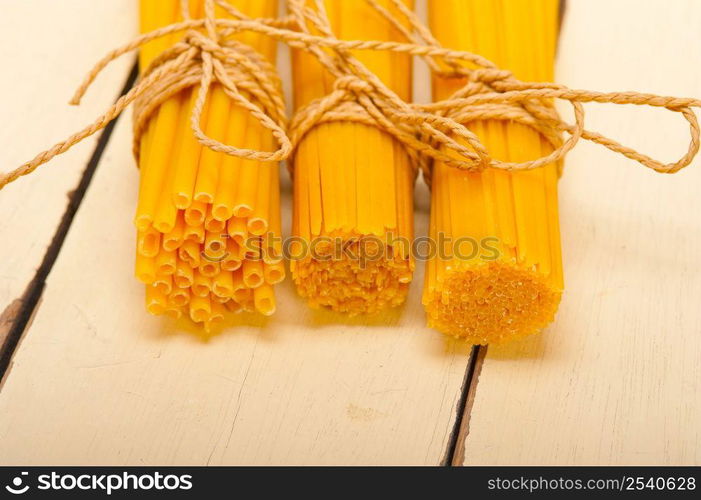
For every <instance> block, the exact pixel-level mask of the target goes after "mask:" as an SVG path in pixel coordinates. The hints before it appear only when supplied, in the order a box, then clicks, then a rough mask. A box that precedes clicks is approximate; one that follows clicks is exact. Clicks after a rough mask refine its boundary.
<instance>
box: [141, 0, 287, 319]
mask: <svg viewBox="0 0 701 500" xmlns="http://www.w3.org/2000/svg"><path fill="white" fill-rule="evenodd" d="M230 3H231V4H232V5H233V6H234V7H235V8H236V9H238V10H239V11H241V12H243V13H244V14H245V15H248V16H251V17H262V18H271V17H274V16H275V15H276V13H277V0H233V1H231V2H230ZM181 4H182V2H181V1H180V0H158V1H156V0H141V1H140V15H141V29H142V31H144V32H147V31H152V30H154V29H157V28H159V27H162V26H165V25H167V24H171V23H173V22H176V21H178V20H181V19H182V17H181V12H180V8H181ZM216 9H217V13H216V14H217V16H220V17H226V16H229V15H230V14H229V13H227V12H226V11H224V10H223V9H222V8H221V7H220V6H217V7H216ZM189 12H190V15H191V16H192V17H194V18H197V17H201V16H202V15H203V12H204V6H203V0H189ZM182 36H183V34H182V33H174V34H172V35H169V36H166V37H163V38H159V39H157V40H154V41H153V42H149V43H147V44H146V45H145V46H144V47H143V50H142V51H141V53H140V56H139V63H140V65H141V68H142V69H144V68H146V67H147V66H148V65H149V64H151V62H152V61H153V60H154V59H155V58H157V57H158V55H159V54H161V53H162V52H163V51H165V50H167V49H168V48H169V47H171V46H172V45H173V44H174V43H176V42H177V41H178V40H179V39H180V38H181V37H182ZM230 36H233V37H236V38H237V39H238V40H239V41H242V42H243V43H246V44H249V45H250V46H251V47H252V48H254V49H255V50H257V51H258V52H259V53H260V54H261V55H262V56H263V57H266V58H268V59H269V60H271V61H274V59H275V50H276V43H275V41H274V40H272V39H271V38H268V37H263V36H261V35H259V34H256V33H238V34H232V35H230ZM199 90H200V89H199V87H197V86H195V87H192V88H188V89H184V90H182V91H181V92H179V93H178V94H176V95H174V96H173V97H171V98H169V99H168V100H166V101H165V102H164V103H163V104H162V105H161V106H160V107H159V108H158V109H157V110H156V111H155V113H154V115H153V117H152V118H151V119H150V120H149V122H148V123H147V124H146V127H145V131H144V133H143V135H142V138H141V144H140V146H141V148H140V160H139V166H140V169H141V177H140V182H139V197H138V205H137V210H136V215H135V219H134V221H135V225H136V227H137V252H136V263H135V274H136V276H137V278H138V279H139V280H140V281H142V282H143V283H144V284H146V285H147V288H146V290H147V299H146V307H147V309H148V310H149V311H150V312H152V313H154V314H168V315H169V316H171V317H173V318H176V319H177V318H180V317H182V316H187V317H189V318H190V319H191V320H193V321H195V322H197V323H202V324H203V325H204V327H205V329H206V330H208V331H209V330H211V329H212V328H215V327H216V326H217V325H219V324H221V323H222V321H223V319H224V317H225V313H228V312H229V311H238V310H243V309H245V310H251V309H255V308H256V306H255V300H254V296H253V292H252V290H251V288H253V287H256V288H257V287H260V286H262V285H263V284H266V283H267V284H268V285H270V284H273V283H278V282H280V281H282V279H284V273H285V271H284V266H282V265H281V263H279V262H274V263H273V262H272V261H271V264H270V266H269V265H268V264H265V265H264V263H263V261H262V260H261V257H262V256H263V254H264V252H262V248H261V244H260V241H257V242H255V243H254V244H253V246H251V247H250V248H251V250H247V249H248V248H249V246H248V242H247V239H248V238H249V237H254V238H256V239H257V240H262V238H265V239H266V241H267V240H268V239H269V240H270V241H276V242H277V243H274V244H272V245H274V246H275V247H276V248H277V250H281V246H280V245H281V244H280V243H279V237H280V234H281V230H280V193H279V171H278V168H279V166H278V165H277V164H275V163H260V162H254V161H250V160H241V159H239V158H235V157H232V156H228V155H225V154H221V153H216V152H214V151H212V150H210V149H208V148H204V147H202V146H201V145H200V144H199V142H198V141H197V139H196V138H195V137H194V135H193V133H192V130H191V124H190V117H191V115H192V110H193V106H194V104H195V101H196V98H197V94H198V92H199ZM242 91H244V92H245V90H242ZM200 126H201V127H202V129H203V131H204V132H205V133H206V134H207V135H209V136H210V137H213V138H215V139H217V140H219V141H222V142H225V143H229V144H233V145H236V146H239V147H245V148H247V149H254V150H255V149H259V150H266V151H270V150H272V149H274V147H275V144H274V140H273V136H272V133H271V132H270V131H269V130H267V129H264V128H263V127H262V126H261V125H260V123H259V122H258V119H257V118H255V117H252V116H250V115H249V114H248V112H247V111H245V110H244V109H243V108H240V107H238V105H237V104H234V103H232V101H231V99H230V98H229V97H228V96H227V95H226V94H225V92H224V90H223V87H222V86H221V85H220V84H218V83H215V84H213V85H212V87H211V88H210V89H209V96H208V99H207V101H206V103H205V107H204V109H203V110H202V115H201V118H200ZM271 236H277V239H276V238H271ZM244 264H245V267H246V272H245V273H244V270H243V267H244ZM244 278H245V279H244ZM265 294H266V296H265V298H263V299H260V300H259V301H258V303H259V304H260V310H259V312H260V313H262V314H266V315H267V314H270V313H271V312H272V311H273V310H274V304H275V301H274V295H273V290H272V287H270V288H266V292H265ZM236 298H238V299H240V303H239V302H235V300H236ZM228 302H235V305H227V303H228Z"/></svg>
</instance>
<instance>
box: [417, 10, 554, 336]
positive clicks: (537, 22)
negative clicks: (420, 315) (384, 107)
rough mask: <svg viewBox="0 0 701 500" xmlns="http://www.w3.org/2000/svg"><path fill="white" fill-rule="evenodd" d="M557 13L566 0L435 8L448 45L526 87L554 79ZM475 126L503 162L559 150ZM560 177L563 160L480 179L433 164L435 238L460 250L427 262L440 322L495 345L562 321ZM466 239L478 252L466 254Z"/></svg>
mask: <svg viewBox="0 0 701 500" xmlns="http://www.w3.org/2000/svg"><path fill="white" fill-rule="evenodd" d="M557 12H558V3H557V1H556V0H430V2H429V17H430V19H431V27H432V30H433V32H434V33H435V35H436V37H437V38H438V39H439V40H440V41H441V42H442V43H443V44H444V45H446V46H449V47H455V48H458V49H464V50H468V51H472V52H476V53H479V54H482V55H484V56H485V57H487V58H488V59H490V60H492V61H495V62H496V63H497V64H498V65H500V66H501V67H504V68H508V69H509V70H511V71H513V73H514V74H515V75H516V76H517V77H518V78H522V79H524V80H526V81H551V80H552V77H553V61H554V54H555V44H556V38H557V37H556V34H557ZM464 83H465V82H464V81H456V79H450V78H442V77H440V76H436V77H435V78H434V91H435V97H436V98H438V99H444V98H447V97H449V96H450V95H452V94H453V92H455V91H456V90H458V89H459V88H460V87H461V86H462V85H463V84H464ZM469 127H470V129H471V130H472V131H473V132H474V133H475V134H476V135H477V136H478V137H479V138H480V140H481V141H482V143H483V144H484V145H485V146H486V148H487V149H488V150H489V151H490V152H491V153H492V154H493V156H494V157H495V158H498V159H500V160H503V161H507V162H523V161H527V160H531V159H533V158H538V157H542V156H543V155H546V154H549V153H550V152H552V150H553V145H552V144H551V143H549V142H548V141H547V140H546V139H545V138H544V137H542V136H541V135H540V134H539V133H538V132H536V131H535V130H533V129H531V128H529V127H527V126H524V125H521V124H519V123H513V122H510V121H506V120H486V121H475V122H471V123H469ZM558 171H559V169H558V166H557V165H554V164H551V165H547V166H544V167H540V168H536V169H533V170H528V171H513V172H511V171H505V170H497V169H489V168H488V169H486V170H484V171H483V172H477V173H471V172H465V171H459V170H457V169H455V168H450V167H448V166H446V165H445V164H443V163H440V162H437V163H436V164H435V165H434V166H433V171H432V196H431V223H430V234H431V237H432V238H433V239H434V240H436V241H438V240H440V239H441V238H444V239H445V240H446V241H449V242H451V243H452V246H451V247H450V248H451V249H452V250H453V253H447V254H446V255H447V256H445V257H444V258H440V257H439V258H434V259H431V260H430V261H429V262H428V264H427V269H426V282H425V285H424V293H423V304H424V307H425V309H426V313H427V317H428V323H429V325H430V326H432V327H434V328H436V329H438V330H440V331H441V332H444V333H446V334H448V335H451V336H454V337H459V338H462V339H465V340H467V341H469V342H472V343H475V344H492V343H500V342H504V341H508V340H513V339H518V338H522V337H524V336H527V335H530V334H533V333H537V332H539V331H540V330H542V329H543V328H544V327H546V326H547V325H548V324H549V323H550V322H551V321H552V320H553V319H554V316H555V313H556V311H557V308H558V305H559V302H560V296H561V294H562V290H563V273H562V256H561V248H560V225H559V224H560V223H559V212H558V196H557V183H558V175H559V174H558ZM459 241H469V242H470V243H471V248H469V249H467V250H468V251H467V252H466V251H465V249H460V248H458V247H457V246H456V245H455V243H456V242H459ZM458 250H459V252H458ZM472 250H475V251H472Z"/></svg>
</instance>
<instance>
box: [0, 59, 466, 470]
mask: <svg viewBox="0 0 701 500" xmlns="http://www.w3.org/2000/svg"><path fill="white" fill-rule="evenodd" d="M281 67H283V68H286V69H285V70H284V72H286V73H287V74H286V75H285V74H283V77H285V78H286V77H287V76H289V65H287V64H283V65H281ZM427 82H428V79H425V83H424V84H423V89H424V90H425V89H426V88H427V85H426V84H427ZM283 178H285V179H287V175H286V174H284V175H283ZM137 180H138V173H137V171H136V169H134V168H133V161H132V158H131V155H130V127H129V120H126V119H122V120H120V122H119V123H118V126H117V128H116V129H115V133H114V136H113V137H112V139H111V141H110V144H109V146H108V149H107V151H106V153H105V154H104V155H103V160H102V164H101V165H100V167H99V168H98V170H97V172H96V176H95V178H94V180H93V183H92V184H91V186H90V188H89V190H88V192H87V194H86V197H85V199H84V202H83V204H82V205H81V208H80V210H79V212H78V214H77V216H76V218H75V220H74V223H73V226H72V228H71V231H70V234H69V235H68V237H67V239H66V242H65V244H64V247H63V249H62V251H61V254H60V256H59V258H58V260H57V262H56V264H55V266H54V268H53V270H52V272H51V274H50V276H49V278H48V280H47V286H46V290H45V292H44V295H43V299H42V305H41V308H40V309H39V310H38V311H37V314H36V316H35V318H34V321H33V323H32V325H31V327H30V328H29V330H28V331H27V333H26V335H25V339H24V340H23V342H22V344H21V346H20V348H19V349H18V351H17V352H16V354H15V357H14V359H13V367H12V370H11V372H10V375H9V377H7V380H6V381H5V384H4V387H3V388H2V391H1V392H0V463H4V464H12V463H14V464H19V463H26V464H32V463H35V464H36V463H57V464H58V463H60V464H81V463H85V464H88V463H89V464H438V463H440V462H441V461H442V460H443V458H444V454H445V451H446V448H447V446H448V442H449V437H450V433H451V431H452V430H453V423H454V421H455V417H456V406H457V405H458V402H459V400H460V394H461V385H462V383H463V378H464V374H465V369H466V367H467V364H468V359H469V353H470V348H469V346H464V345H461V344H455V343H453V342H449V341H446V340H445V338H444V337H443V336H442V335H440V334H439V333H437V332H433V331H431V330H429V329H428V328H426V327H425V320H424V314H423V309H422V307H421V303H420V291H421V283H422V282H423V277H422V272H421V271H419V272H417V274H416V276H415V285H414V286H413V287H412V293H411V295H410V297H409V301H408V303H407V304H406V306H405V307H403V308H402V309H401V310H399V311H395V312H393V313H391V314H387V315H383V316H379V317H375V318H372V319H362V318H361V319H354V320H345V321H344V320H343V318H342V317H340V316H336V315H332V314H328V313H323V312H314V311H311V310H310V309H308V308H307V307H306V306H305V305H304V303H303V301H302V300H300V299H299V298H298V297H297V296H296V294H295V293H294V291H293V289H292V286H291V284H290V283H289V282H286V283H285V284H283V285H282V286H278V287H277V290H278V311H277V313H276V314H275V316H274V317H273V318H271V319H269V320H261V319H256V318H254V317H251V316H244V317H242V318H241V324H240V325H239V326H237V327H236V328H234V329H230V330H227V331H225V332H224V333H222V334H219V335H216V336H213V337H210V338H205V337H202V336H201V335H198V334H196V333H195V332H191V331H184V330H182V329H178V328H177V327H176V326H175V325H174V324H173V323H172V322H171V320H169V319H165V318H155V317H152V316H149V315H148V314H147V313H146V312H145V311H144V306H143V287H142V285H140V284H139V283H137V282H136V280H135V279H134V278H133V269H132V266H133V254H134V245H135V242H134V232H135V231H134V229H133V227H132V223H131V218H132V214H133V211H134V207H135V205H136V189H137ZM419 191H420V192H419V195H418V196H419V199H418V200H417V212H418V213H417V231H419V232H420V233H423V232H425V231H426V228H427V224H428V212H427V211H428V193H427V191H426V189H425V188H424V187H421V188H420V189H419ZM283 195H284V196H283V201H282V204H283V207H285V210H286V211H287V210H289V208H290V207H291V200H290V186H289V183H288V182H287V181H285V185H284V188H283ZM289 220H290V214H289V212H286V213H285V214H284V221H285V223H286V224H288V225H289ZM286 232H287V233H289V228H286Z"/></svg>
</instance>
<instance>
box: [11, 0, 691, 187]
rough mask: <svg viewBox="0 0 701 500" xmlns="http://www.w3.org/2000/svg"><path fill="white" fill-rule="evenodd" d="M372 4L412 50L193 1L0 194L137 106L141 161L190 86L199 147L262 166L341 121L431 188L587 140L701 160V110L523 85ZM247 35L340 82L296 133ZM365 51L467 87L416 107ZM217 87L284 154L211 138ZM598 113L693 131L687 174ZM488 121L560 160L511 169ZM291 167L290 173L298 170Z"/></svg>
mask: <svg viewBox="0 0 701 500" xmlns="http://www.w3.org/2000/svg"><path fill="white" fill-rule="evenodd" d="M358 1H361V0H358ZM365 1H366V2H367V3H368V4H369V5H371V6H372V7H373V8H374V9H375V10H376V11H377V12H379V13H380V14H381V15H382V16H383V17H384V18H385V19H386V20H387V22H388V23H390V24H391V25H392V26H394V27H395V28H396V29H397V30H399V32H401V33H402V34H403V36H404V37H405V38H406V40H407V41H406V42H393V41H382V40H339V39H338V38H337V37H336V36H335V35H334V33H333V30H332V28H331V23H330V21H329V19H328V16H327V15H326V13H325V10H324V6H323V1H322V0H313V1H311V2H310V3H309V2H308V1H307V0H288V7H289V11H290V15H289V16H287V17H284V18H275V19H252V18H248V17H246V16H245V15H243V14H242V13H240V12H238V11H237V10H236V9H235V8H234V7H233V6H231V5H230V4H229V3H228V2H227V1H226V0H205V1H204V5H205V16H204V18H203V19H191V18H190V16H189V12H188V8H187V5H188V2H187V0H182V5H183V7H182V9H181V10H182V16H183V19H184V20H183V21H182V22H178V23H174V24H171V25H169V26H165V27H163V28H160V29H157V30H155V31H152V32H150V33H146V34H143V35H141V36H139V37H137V38H136V39H134V40H133V41H132V42H131V43H129V44H127V45H125V46H123V47H121V48H118V49H116V50H113V51H111V52H110V53H109V54H107V55H106V56H105V57H104V58H103V59H101V60H100V61H99V62H98V63H97V64H96V65H95V67H94V68H93V69H92V70H91V71H90V73H89V74H88V76H87V77H86V79H85V80H84V82H83V84H82V85H81V86H80V88H79V89H78V91H77V92H76V95H75V96H74V98H73V100H72V101H71V103H72V104H78V103H79V102H80V99H81V97H82V96H83V94H84V93H85V92H86V90H87V89H88V87H89V86H90V85H91V83H92V82H93V81H94V79H95V78H96V77H97V75H98V74H99V73H100V72H101V71H102V70H103V69H104V67H105V66H107V65H108V64H109V63H110V62H111V61H113V60H114V59H116V58H118V57H119V56H121V55H123V54H126V53H129V52H132V51H134V50H136V49H138V48H139V47H141V46H142V45H144V44H145V43H148V42H150V41H153V40H155V39H157V38H160V37H164V36H168V35H172V34H176V33H184V37H183V39H182V40H181V41H179V42H177V43H175V44H174V45H173V47H171V48H170V49H168V50H166V51H165V52H164V53H163V54H161V55H160V56H159V57H157V58H156V60H154V61H153V62H152V63H151V65H150V66H149V67H148V68H146V69H145V70H144V71H143V73H142V75H141V77H140V79H139V81H138V82H137V84H136V85H135V86H134V87H133V88H131V89H130V90H129V91H128V92H127V93H126V94H125V95H123V96H122V97H120V98H119V99H118V100H117V101H116V102H115V103H114V104H113V105H112V106H110V107H109V108H108V110H107V111H106V112H105V113H104V114H103V115H101V116H100V117H98V119H97V120H95V121H94V122H93V123H92V124H91V125H89V126H88V127H86V128H84V129H83V130H81V131H80V132H78V133H76V134H74V135H72V136H70V137H69V138H68V139H66V140H65V141H62V142H60V143H58V144H56V145H55V146H53V147H52V148H50V149H48V150H46V151H44V152H42V153H40V154H38V155H37V156H36V157H35V158H34V159H32V160H31V161H29V162H27V163H25V164H23V165H21V166H19V167H18V168H16V169H14V170H12V171H10V172H9V173H7V174H4V175H2V176H0V189H2V188H3V187H4V186H6V185H7V184H9V183H10V182H13V181H14V180H16V179H18V178H19V177H21V176H23V175H26V174H29V173H31V172H33V171H34V170H35V169H36V168H37V167H38V166H40V165H42V164H43V163H46V162H47V161H49V160H51V159H52V158H53V157H55V156H57V155H59V154H62V153H64V152H65V151H67V150H68V149H70V148H71V147H72V146H73V145H75V144H77V143H78V142H80V141H82V140H83V139H85V138H86V137H88V136H90V135H92V134H94V133H95V132H97V131H98V130H100V129H102V128H104V127H105V126H106V125H107V123H109V122H110V121H111V120H113V119H115V118H116V117H117V116H118V115H119V114H120V113H121V112H122V111H123V110H124V109H125V108H126V107H127V106H128V105H129V104H131V103H134V116H135V119H134V139H135V146H134V152H135V154H136V155H137V157H138V154H139V150H138V142H139V141H138V138H139V136H140V135H141V133H142V132H143V129H144V127H145V124H146V122H147V120H148V118H149V117H150V116H151V115H152V114H153V113H154V112H155V110H156V109H157V108H158V106H159V105H160V104H161V103H162V102H163V101H165V100H166V99H168V98H169V97H171V96H173V95H175V94H176V93H177V92H178V91H180V90H182V89H184V88H187V87H191V86H199V89H198V94H197V98H196V100H195V104H194V106H193V112H192V115H191V128H192V131H193V134H194V135H195V137H196V138H197V140H198V141H199V142H200V143H202V144H203V145H204V146H205V147H208V148H211V149H213V150H215V151H217V152H221V153H225V154H228V155H232V156H238V157H242V158H247V159H253V160H258V161H280V160H284V159H286V158H288V157H289V156H290V155H291V154H292V153H293V151H294V149H295V147H296V146H297V145H298V144H299V142H300V141H301V140H302V139H303V138H304V136H305V134H306V133H308V132H309V130H311V129H312V128H313V127H314V126H316V125H317V124H319V123H324V122H330V121H357V122H360V123H365V124H368V125H370V126H374V127H378V128H379V129H381V130H383V131H385V132H386V133H388V134H389V135H391V136H392V137H394V138H395V139H397V140H398V141H399V142H400V143H401V144H403V145H404V147H405V149H406V150H407V152H408V153H409V155H410V156H411V158H412V160H413V161H412V163H413V164H414V166H419V167H420V168H421V169H422V170H423V172H424V174H425V178H426V180H427V182H430V173H431V169H432V165H433V164H434V163H435V162H442V163H444V164H446V165H448V166H450V167H453V168H458V169H463V170H468V171H481V170H483V169H485V168H497V169H503V170H525V169H533V168H538V167H541V166H544V165H547V164H551V163H557V164H558V165H561V160H562V159H563V158H564V156H565V155H566V154H567V153H568V152H569V151H571V150H572V149H573V148H574V147H575V145H576V144H577V143H578V141H579V140H580V139H585V140H588V141H592V142H595V143H597V144H600V145H603V146H604V147H606V148H608V149H610V150H611V151H614V152H616V153H619V154H622V155H623V156H626V157H627V158H630V159H632V160H635V161H637V162H639V163H641V164H642V165H644V166H646V167H648V168H651V169H653V170H655V171H657V172H661V173H674V172H677V171H679V170H681V169H682V168H684V167H686V166H687V165H689V164H690V163H691V161H692V160H693V158H694V157H695V155H696V154H697V153H698V151H699V144H700V140H699V136H700V131H699V124H698V120H697V117H696V115H695V113H694V109H693V108H698V107H701V101H700V100H698V99H693V98H678V97H667V96H659V95H654V94H644V93H638V92H610V93H604V92H593V91H588V90H574V89H570V88H568V87H565V86H563V85H559V84H554V83H543V82H524V81H521V80H519V79H517V78H515V77H514V76H513V75H512V74H511V72H509V71H507V70H504V69H501V68H499V67H497V66H496V65H495V64H494V63H493V62H491V61H489V60H488V59H486V58H484V57H482V56H480V55H478V54H473V53H471V52H466V51H458V50H453V49H450V48H445V47H442V46H441V45H440V44H439V43H438V41H437V40H436V39H435V38H434V37H433V35H432V34H431V32H430V30H429V29H428V28H427V27H426V26H424V25H423V23H422V22H421V21H420V20H419V19H418V17H417V16H416V14H414V13H413V12H412V11H411V10H410V9H409V8H408V7H407V6H406V5H405V4H404V2H403V1H402V0H389V1H390V2H391V4H392V5H393V6H394V8H395V10H396V12H398V13H399V15H400V16H401V17H402V18H403V19H399V18H398V16H397V15H395V14H393V13H390V12H389V11H388V10H387V9H386V8H385V7H383V6H382V5H380V4H379V3H378V2H377V0H365ZM308 3H309V4H308ZM215 5H216V6H219V7H220V8H222V9H224V10H225V11H226V12H228V13H229V15H230V18H217V17H216V16H215ZM292 28H294V29H292ZM244 31H249V32H254V33H257V34H259V35H263V36H268V37H271V38H273V39H275V40H278V41H281V42H283V43H286V44H287V45H289V46H290V47H292V48H294V49H299V50H303V51H306V52H308V53H310V54H312V55H313V56H315V57H316V58H317V59H318V61H319V62H320V63H321V64H322V65H323V66H324V67H325V68H326V69H327V70H328V71H329V73H330V74H331V76H332V77H333V78H334V79H335V85H334V88H333V90H332V92H331V93H330V94H329V95H327V96H325V97H322V98H320V99H317V100H315V101H313V102H311V103H310V104H308V105H307V106H306V107H304V108H302V109H300V110H298V111H297V113H296V114H295V116H294V118H293V120H292V123H291V125H290V127H289V129H288V128H287V127H286V122H285V108H284V103H283V99H282V91H281V83H280V80H279V78H278V76H277V74H276V72H275V68H274V67H273V66H272V64H270V63H269V62H268V61H267V60H265V58H264V57H262V56H261V55H260V54H258V53H257V52H256V51H255V50H254V49H252V48H251V47H250V46H247V45H245V44H243V43H241V42H239V41H236V40H234V39H232V38H231V35H233V34H236V33H241V32H244ZM359 50H375V51H390V52H393V53H396V54H404V55H407V56H416V57H419V58H422V59H423V60H424V61H425V62H426V64H427V65H428V66H429V68H430V69H431V71H432V72H433V74H436V75H441V76H443V77H449V78H459V79H461V81H462V80H464V81H465V84H464V85H463V87H461V88H460V89H459V90H458V91H457V92H455V93H454V94H453V95H452V96H450V97H449V98H448V99H445V100H443V101H438V102H434V103H431V104H417V103H407V102H405V101H404V100H403V99H401V98H400V97H399V96H398V95H397V94H396V93H394V92H393V91H392V90H391V89H390V88H388V86H387V85H385V84H384V83H383V82H382V81H381V80H380V79H379V78H378V77H377V76H376V75H375V74H373V73H372V72H371V71H370V70H368V69H367V68H366V67H365V66H364V65H363V64H362V63H361V62H360V61H359V60H358V59H357V58H356V57H355V56H353V55H352V53H351V51H359ZM215 83H216V84H220V85H222V87H223V89H224V91H225V93H226V94H227V96H228V97H229V98H231V99H232V101H233V102H234V103H235V104H236V105H238V106H241V107H242V108H244V109H245V110H247V111H248V112H249V113H250V114H251V115H252V116H254V117H255V118H256V119H257V120H259V121H260V123H261V124H262V125H263V126H264V127H265V128H267V129H269V130H270V131H271V132H272V134H273V136H274V137H275V139H276V141H277V145H278V148H277V149H276V150H275V151H257V150H251V149H244V148H240V147H235V146H232V145H226V144H223V143H221V142H219V141H217V140H215V139H213V138H210V137H208V136H207V135H206V134H205V133H204V132H203V131H202V130H201V127H200V118H201V113H202V109H203V107H204V104H205V101H206V99H207V96H208V93H209V90H210V88H211V86H212V85H213V84H215ZM556 100H561V101H564V102H566V103H568V104H569V105H571V106H572V109H573V114H574V122H573V123H568V122H566V121H564V120H563V119H561V118H560V117H559V115H558V114H557V112H556V111H555V108H554V104H553V102H554V101H556ZM591 102H596V103H613V104H632V105H647V106H652V107H660V108H664V109H667V110H669V111H672V112H675V113H680V114H681V115H682V116H683V118H684V119H685V120H686V121H687V122H688V124H689V129H690V136H691V139H690V143H689V147H688V149H687V151H686V152H685V154H684V155H683V156H682V157H681V158H680V159H679V160H677V161H676V162H673V163H662V162H660V161H657V160H655V159H653V158H651V157H649V156H647V155H645V154H643V153H640V152H638V151H636V150H634V149H632V148H629V147H627V146H624V145H622V144H619V143H618V142H616V141H615V140H613V139H610V138H608V137H606V136H604V135H602V134H599V133H597V132H593V131H589V130H587V129H585V126H584V125H585V121H584V117H585V114H584V108H583V104H584V103H591ZM482 120H500V121H509V122H516V123H521V124H523V125H525V126H528V127H531V128H533V129H534V130H536V131H537V132H539V133H540V134H541V135H542V136H543V137H544V138H545V139H546V140H547V141H548V142H550V144H551V145H552V146H553V151H552V152H551V153H549V154H547V155H545V156H542V157H540V158H534V159H532V160H529V161H526V162H521V163H514V162H505V161H500V160H498V159H496V158H494V157H493V156H492V155H491V154H490V152H489V151H488V150H487V148H486V147H485V146H484V145H483V144H482V142H481V141H480V139H479V137H477V135H476V134H474V133H473V132H472V131H471V130H470V124H471V123H473V122H476V121H482ZM563 136H564V137H563ZM292 164H293V162H289V163H288V165H289V166H290V168H292Z"/></svg>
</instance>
